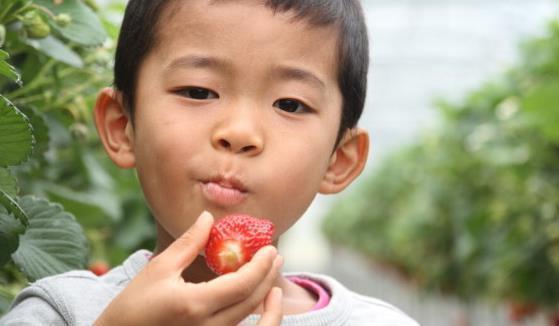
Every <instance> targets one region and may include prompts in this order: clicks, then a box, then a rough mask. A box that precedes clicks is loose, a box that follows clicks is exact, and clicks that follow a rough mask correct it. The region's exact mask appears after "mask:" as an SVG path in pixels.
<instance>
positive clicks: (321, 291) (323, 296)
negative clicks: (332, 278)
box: [287, 276, 330, 311]
mask: <svg viewBox="0 0 559 326" xmlns="http://www.w3.org/2000/svg"><path fill="white" fill-rule="evenodd" d="M287 279H288V280H290V281H291V282H293V283H295V284H297V285H299V286H301V287H303V288H305V289H307V290H309V291H310V292H312V293H313V294H314V295H316V296H317V298H318V301H317V302H316V304H315V305H314V307H313V308H312V309H311V311H315V310H319V309H322V308H324V307H326V306H327V305H328V303H330V293H328V291H326V289H325V288H324V287H323V286H322V285H321V284H320V283H317V282H315V281H313V280H310V279H308V278H302V277H297V276H289V277H287Z"/></svg>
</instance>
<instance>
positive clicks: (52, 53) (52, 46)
mask: <svg viewBox="0 0 559 326" xmlns="http://www.w3.org/2000/svg"><path fill="white" fill-rule="evenodd" d="M26 42H27V44H29V45H31V46H32V47H34V48H35V49H37V50H38V51H41V52H43V53H44V54H46V55H48V56H49V57H51V58H53V59H55V60H58V61H60V62H64V63H66V64H69V65H70V66H73V67H76V68H82V67H83V61H82V59H81V57H80V56H79V55H78V54H77V53H76V52H74V51H72V49H70V48H69V47H67V46H66V45H65V44H64V43H62V42H61V41H60V40H59V39H57V38H55V37H53V36H51V35H49V36H47V37H45V38H42V39H37V40H32V39H28V40H27V41H26Z"/></svg>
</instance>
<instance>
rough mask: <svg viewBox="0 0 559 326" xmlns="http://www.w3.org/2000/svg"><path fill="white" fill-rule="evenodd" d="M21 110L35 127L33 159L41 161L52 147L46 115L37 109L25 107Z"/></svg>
mask: <svg viewBox="0 0 559 326" xmlns="http://www.w3.org/2000/svg"><path fill="white" fill-rule="evenodd" d="M20 108H21V111H22V112H23V114H25V116H27V118H28V119H29V122H30V123H31V126H32V127H33V136H34V137H35V146H34V148H33V157H34V158H36V159H41V158H43V157H44V155H45V152H47V151H48V150H49V146H50V135H49V127H48V125H47V122H46V120H45V114H44V113H42V112H40V111H39V110H36V109H35V108H30V107H25V106H24V107H20Z"/></svg>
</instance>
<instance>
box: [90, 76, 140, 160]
mask: <svg viewBox="0 0 559 326" xmlns="http://www.w3.org/2000/svg"><path fill="white" fill-rule="evenodd" d="M94 118H95V126H96V127H97V132H98V134H99V138H100V139H101V142H102V143H103V147H104V148H105V151H106V152H107V154H108V155H109V157H110V158H111V160H112V161H113V162H114V163H115V164H116V165H117V166H119V167H121V168H126V169H128V168H132V167H134V166H135V163H136V161H135V156H134V146H133V145H134V143H133V140H134V130H133V128H132V121H131V120H130V119H129V115H128V113H127V112H126V110H125V108H124V106H123V104H122V97H121V96H120V93H118V92H117V91H115V90H113V89H112V88H108V87H107V88H104V89H103V90H101V92H100V93H99V95H98V96H97V102H96V103H95V109H94Z"/></svg>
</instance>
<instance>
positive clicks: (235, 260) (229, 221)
mask: <svg viewBox="0 0 559 326" xmlns="http://www.w3.org/2000/svg"><path fill="white" fill-rule="evenodd" d="M273 234H274V224H273V223H272V222H270V221H268V220H264V219H259V218H255V217H252V216H249V215H241V214H237V215H229V216H226V217H224V218H222V219H220V220H219V221H217V222H216V223H215V224H214V226H213V227H212V229H211V231H210V237H209V240H208V243H207V244H206V251H205V254H206V263H207V264H208V267H209V268H210V269H211V270H213V271H214V272H215V273H216V274H219V275H221V274H226V273H230V272H234V271H236V270H238V269H239V268H240V267H241V266H242V265H244V264H245V263H247V262H249V261H250V260H251V258H252V256H254V254H255V253H256V252H257V251H258V249H260V248H262V247H264V246H266V245H269V244H271V243H272V236H273Z"/></svg>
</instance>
